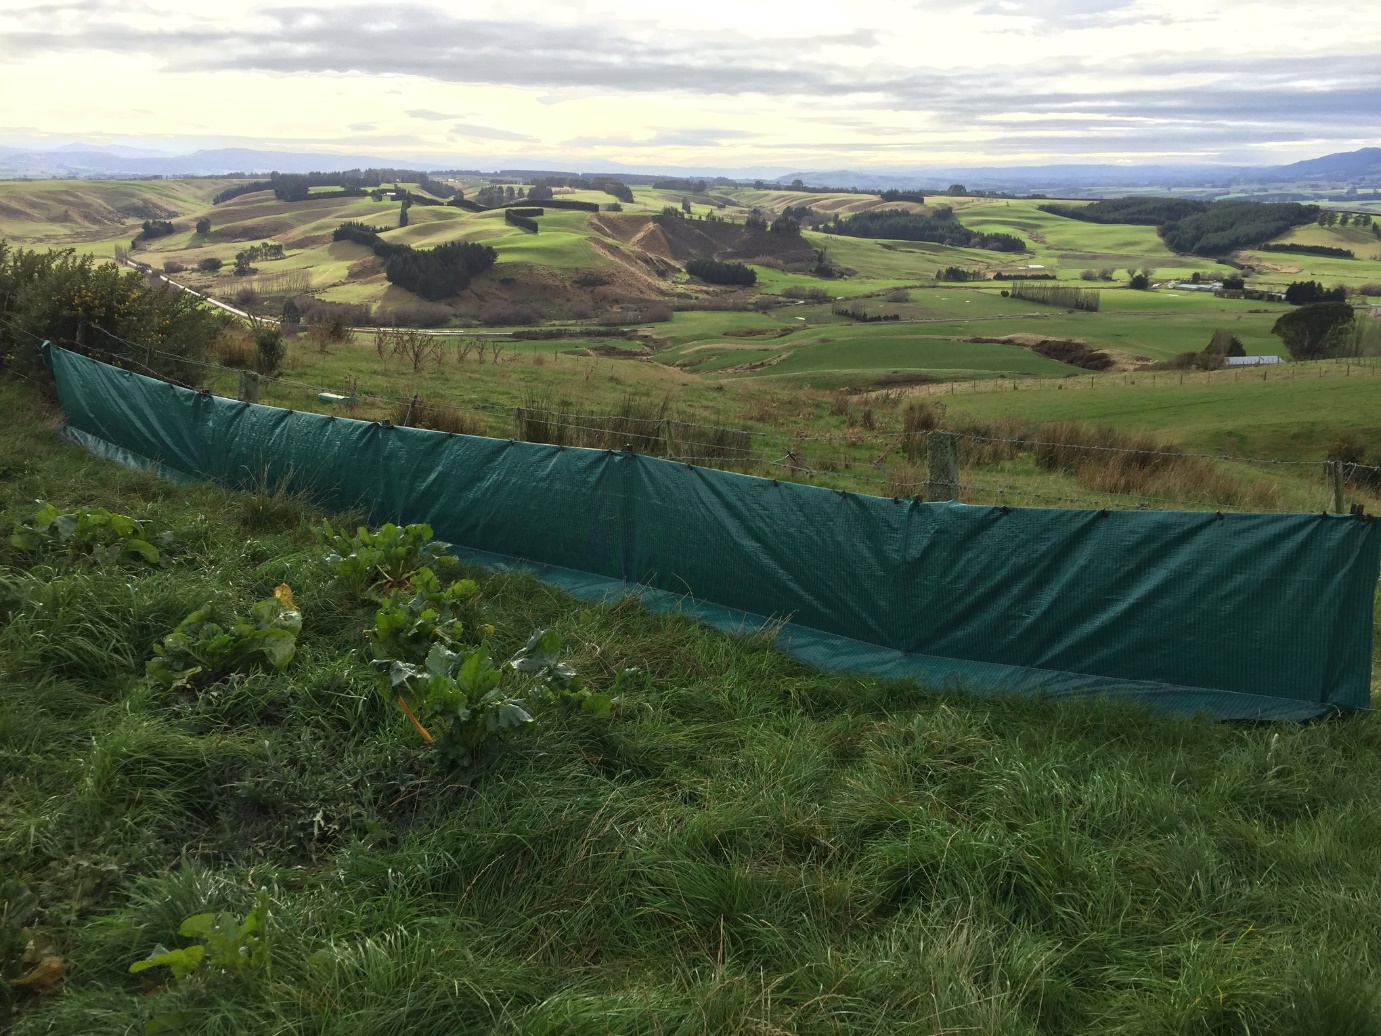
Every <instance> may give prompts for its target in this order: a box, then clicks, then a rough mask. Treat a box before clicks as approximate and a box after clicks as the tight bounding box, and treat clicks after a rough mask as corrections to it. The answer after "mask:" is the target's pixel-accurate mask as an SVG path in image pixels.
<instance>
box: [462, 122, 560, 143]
mask: <svg viewBox="0 0 1381 1036" xmlns="http://www.w3.org/2000/svg"><path fill="white" fill-rule="evenodd" d="M456 137H470V138H472V139H477V140H517V141H521V142H522V143H524V144H536V143H539V141H538V140H537V138H536V137H529V136H527V135H526V134H523V133H512V132H510V131H509V130H503V129H494V128H493V127H492V126H475V125H471V124H469V123H464V122H457V123H456V124H455V125H454V126H452V127H451V138H452V139H454V138H456Z"/></svg>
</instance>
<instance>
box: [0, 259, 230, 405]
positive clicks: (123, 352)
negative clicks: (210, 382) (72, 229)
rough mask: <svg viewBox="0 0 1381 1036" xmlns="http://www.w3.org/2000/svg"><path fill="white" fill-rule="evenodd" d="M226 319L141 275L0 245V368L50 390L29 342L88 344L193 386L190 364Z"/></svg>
mask: <svg viewBox="0 0 1381 1036" xmlns="http://www.w3.org/2000/svg"><path fill="white" fill-rule="evenodd" d="M228 320H229V318H228V317H227V316H225V315H224V314H222V313H220V312H219V311H217V310H215V309H213V308H211V307H210V306H208V305H207V304H206V303H204V302H203V301H202V300H201V299H200V298H198V297H197V296H196V295H193V294H191V293H190V292H184V291H180V290H178V289H177V288H174V287H172V286H171V285H169V284H167V283H165V282H164V281H162V280H161V279H160V280H157V281H156V282H155V283H150V281H149V279H148V277H147V275H146V272H143V273H141V272H136V271H133V270H127V269H123V268H121V267H119V266H116V265H114V264H113V263H109V262H97V260H96V259H95V257H94V256H90V255H84V256H78V255H76V254H74V253H73V252H72V251H70V250H60V251H47V252H38V251H27V250H25V249H10V248H9V247H8V245H6V244H5V243H4V242H3V241H0V367H3V368H5V369H7V370H10V371H13V372H15V373H16V374H20V375H23V376H24V377H29V378H33V379H34V380H35V381H37V382H39V383H40V384H44V385H51V384H52V375H51V372H49V370H48V368H47V367H46V366H45V365H44V363H43V360H42V357H41V355H40V354H39V351H38V349H37V348H35V347H34V344H33V343H34V340H35V338H36V339H38V340H39V341H41V340H42V339H45V338H46V339H49V340H51V341H53V342H55V343H58V344H60V345H61V344H68V345H71V344H76V343H82V344H84V345H85V346H86V347H87V348H91V347H93V346H94V347H97V348H99V349H100V351H101V354H102V355H103V356H107V357H111V358H114V359H117V360H118V359H121V358H128V359H129V360H131V361H135V360H137V362H138V369H139V370H140V371H141V372H143V373H148V372H149V371H150V369H152V371H153V372H155V373H157V374H158V375H161V376H166V377H169V378H171V379H172V380H175V381H178V382H180V383H182V384H184V385H194V386H195V385H199V384H201V382H202V380H203V379H204V377H205V370H204V369H203V368H202V367H200V366H198V364H199V363H200V362H201V361H204V360H206V359H207V358H208V357H209V355H210V352H211V345H212V342H214V341H215V338H216V336H217V334H219V333H220V330H221V328H222V327H223V326H224V325H225V324H226V323H227V322H228ZM30 336H33V337H30Z"/></svg>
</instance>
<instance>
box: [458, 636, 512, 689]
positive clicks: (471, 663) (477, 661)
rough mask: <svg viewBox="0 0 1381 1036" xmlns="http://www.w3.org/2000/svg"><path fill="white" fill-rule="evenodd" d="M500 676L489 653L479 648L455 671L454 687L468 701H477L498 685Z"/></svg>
mask: <svg viewBox="0 0 1381 1036" xmlns="http://www.w3.org/2000/svg"><path fill="white" fill-rule="evenodd" d="M501 678H502V675H501V674H500V673H499V671H498V670H497V669H495V668H494V663H493V662H492V661H491V660H490V658H489V652H488V651H486V650H484V648H480V649H479V650H477V651H473V652H471V653H470V655H469V657H468V658H466V659H465V661H464V662H462V663H461V665H460V669H459V670H457V671H456V676H455V681H456V686H457V687H459V688H460V690H461V691H462V692H463V693H464V694H465V697H466V698H467V699H469V700H470V701H472V702H473V701H477V700H478V699H480V698H482V697H484V696H485V695H486V694H488V693H489V692H490V691H491V690H493V689H494V688H495V687H497V686H498V685H499V680H500V679H501Z"/></svg>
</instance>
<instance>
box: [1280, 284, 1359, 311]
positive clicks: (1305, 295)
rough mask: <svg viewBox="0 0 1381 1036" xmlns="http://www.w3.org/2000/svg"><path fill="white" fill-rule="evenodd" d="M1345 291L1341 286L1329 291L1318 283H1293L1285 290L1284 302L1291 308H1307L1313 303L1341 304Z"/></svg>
mask: <svg viewBox="0 0 1381 1036" xmlns="http://www.w3.org/2000/svg"><path fill="white" fill-rule="evenodd" d="M1346 299H1347V289H1346V288H1344V287H1343V286H1342V285H1339V286H1338V287H1336V288H1334V289H1333V290H1332V291H1329V290H1328V289H1327V288H1325V287H1324V286H1323V285H1322V284H1320V283H1319V282H1318V281H1295V282H1294V283H1293V284H1291V285H1290V286H1289V287H1288V288H1286V289H1285V301H1286V302H1288V303H1290V305H1292V306H1307V305H1310V304H1311V303H1315V302H1343V301H1345V300H1346Z"/></svg>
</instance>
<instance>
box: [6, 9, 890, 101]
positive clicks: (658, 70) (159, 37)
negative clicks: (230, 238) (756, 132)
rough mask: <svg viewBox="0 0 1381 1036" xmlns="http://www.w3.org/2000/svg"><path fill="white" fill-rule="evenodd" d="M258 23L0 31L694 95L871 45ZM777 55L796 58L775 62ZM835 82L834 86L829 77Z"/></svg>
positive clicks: (321, 19)
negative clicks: (835, 50)
mask: <svg viewBox="0 0 1381 1036" xmlns="http://www.w3.org/2000/svg"><path fill="white" fill-rule="evenodd" d="M264 17H265V18H267V19H269V20H270V22H271V24H269V25H267V26H264V27H262V28H250V27H243V28H219V29H218V28H171V29H167V30H163V31H159V32H145V31H138V30H134V29H131V28H129V27H128V26H124V25H121V24H119V23H118V22H116V21H105V22H102V21H100V20H99V19H92V20H91V21H89V22H86V23H84V24H83V25H82V26H81V28H80V29H74V30H72V31H63V32H54V31H50V30H49V29H47V28H45V27H44V24H43V20H42V19H36V18H32V19H25V21H26V22H27V23H28V24H30V25H32V26H34V27H33V28H28V29H20V30H18V31H13V32H9V33H6V34H5V38H4V40H3V41H0V47H2V48H3V49H5V50H9V51H11V52H14V53H37V52H44V51H47V52H65V51H73V50H80V49H98V50H106V51H113V52H123V53H156V54H160V55H167V54H187V53H188V52H189V51H194V52H196V53H195V57H192V56H190V55H189V56H188V57H186V58H184V59H183V60H182V61H181V62H180V63H176V62H175V63H174V64H173V66H172V67H173V68H175V69H177V70H191V69H194V68H195V69H206V68H227V69H228V68H240V69H252V70H257V71H269V72H283V73H293V72H362V73H372V74H409V75H419V76H426V77H429V78H433V79H438V80H441V81H445V82H465V83H497V84H513V83H518V84H521V85H524V86H534V87H545V88H559V87H569V86H596V87H602V88H605V89H618V90H690V91H694V92H699V93H727V94H738V93H754V92H758V93H774V94H781V93H796V92H802V91H804V92H811V91H819V90H830V91H831V92H840V91H847V90H848V89H850V87H849V84H848V82H847V80H843V79H839V77H838V76H833V77H827V76H822V75H821V74H819V73H816V72H813V71H812V70H811V69H810V64H811V62H810V60H809V57H810V55H811V54H814V53H817V52H819V51H821V50H823V49H825V48H829V47H840V46H844V47H857V48H866V47H872V46H874V45H876V43H877V36H876V34H875V33H874V32H873V31H872V30H867V29H860V30H857V31H855V32H852V33H848V34H844V35H842V36H810V37H804V38H791V39H788V40H769V41H764V42H762V43H758V42H755V41H751V40H747V39H744V38H742V37H732V38H720V37H718V36H715V35H713V34H707V35H706V36H705V37H703V38H701V37H697V36H696V35H694V34H691V35H685V34H683V35H681V36H679V37H678V38H676V39H675V40H674V41H667V40H664V39H655V38H654V39H651V40H646V39H634V38H632V37H629V36H621V35H619V34H617V32H615V31H612V30H609V29H606V28H604V27H603V26H597V25H588V26H570V27H563V26H553V25H548V24H542V23H519V22H502V21H485V20H468V19H461V18H458V17H452V16H450V15H447V14H444V13H442V12H439V11H436V10H433V9H430V8H427V7H423V6H419V5H415V4H402V5H398V6H395V7H392V8H389V9H388V10H387V12H386V13H385V12H383V11H382V10H379V9H373V8H353V9H352V8H329V9H313V8H304V7H282V8H275V9H273V10H269V11H265V12H264ZM784 54H785V55H787V56H788V57H789V58H790V59H792V60H794V61H795V62H796V64H795V66H794V67H793V65H792V64H791V62H790V61H786V60H783V55H784ZM832 79H839V81H838V82H831V80H832Z"/></svg>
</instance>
